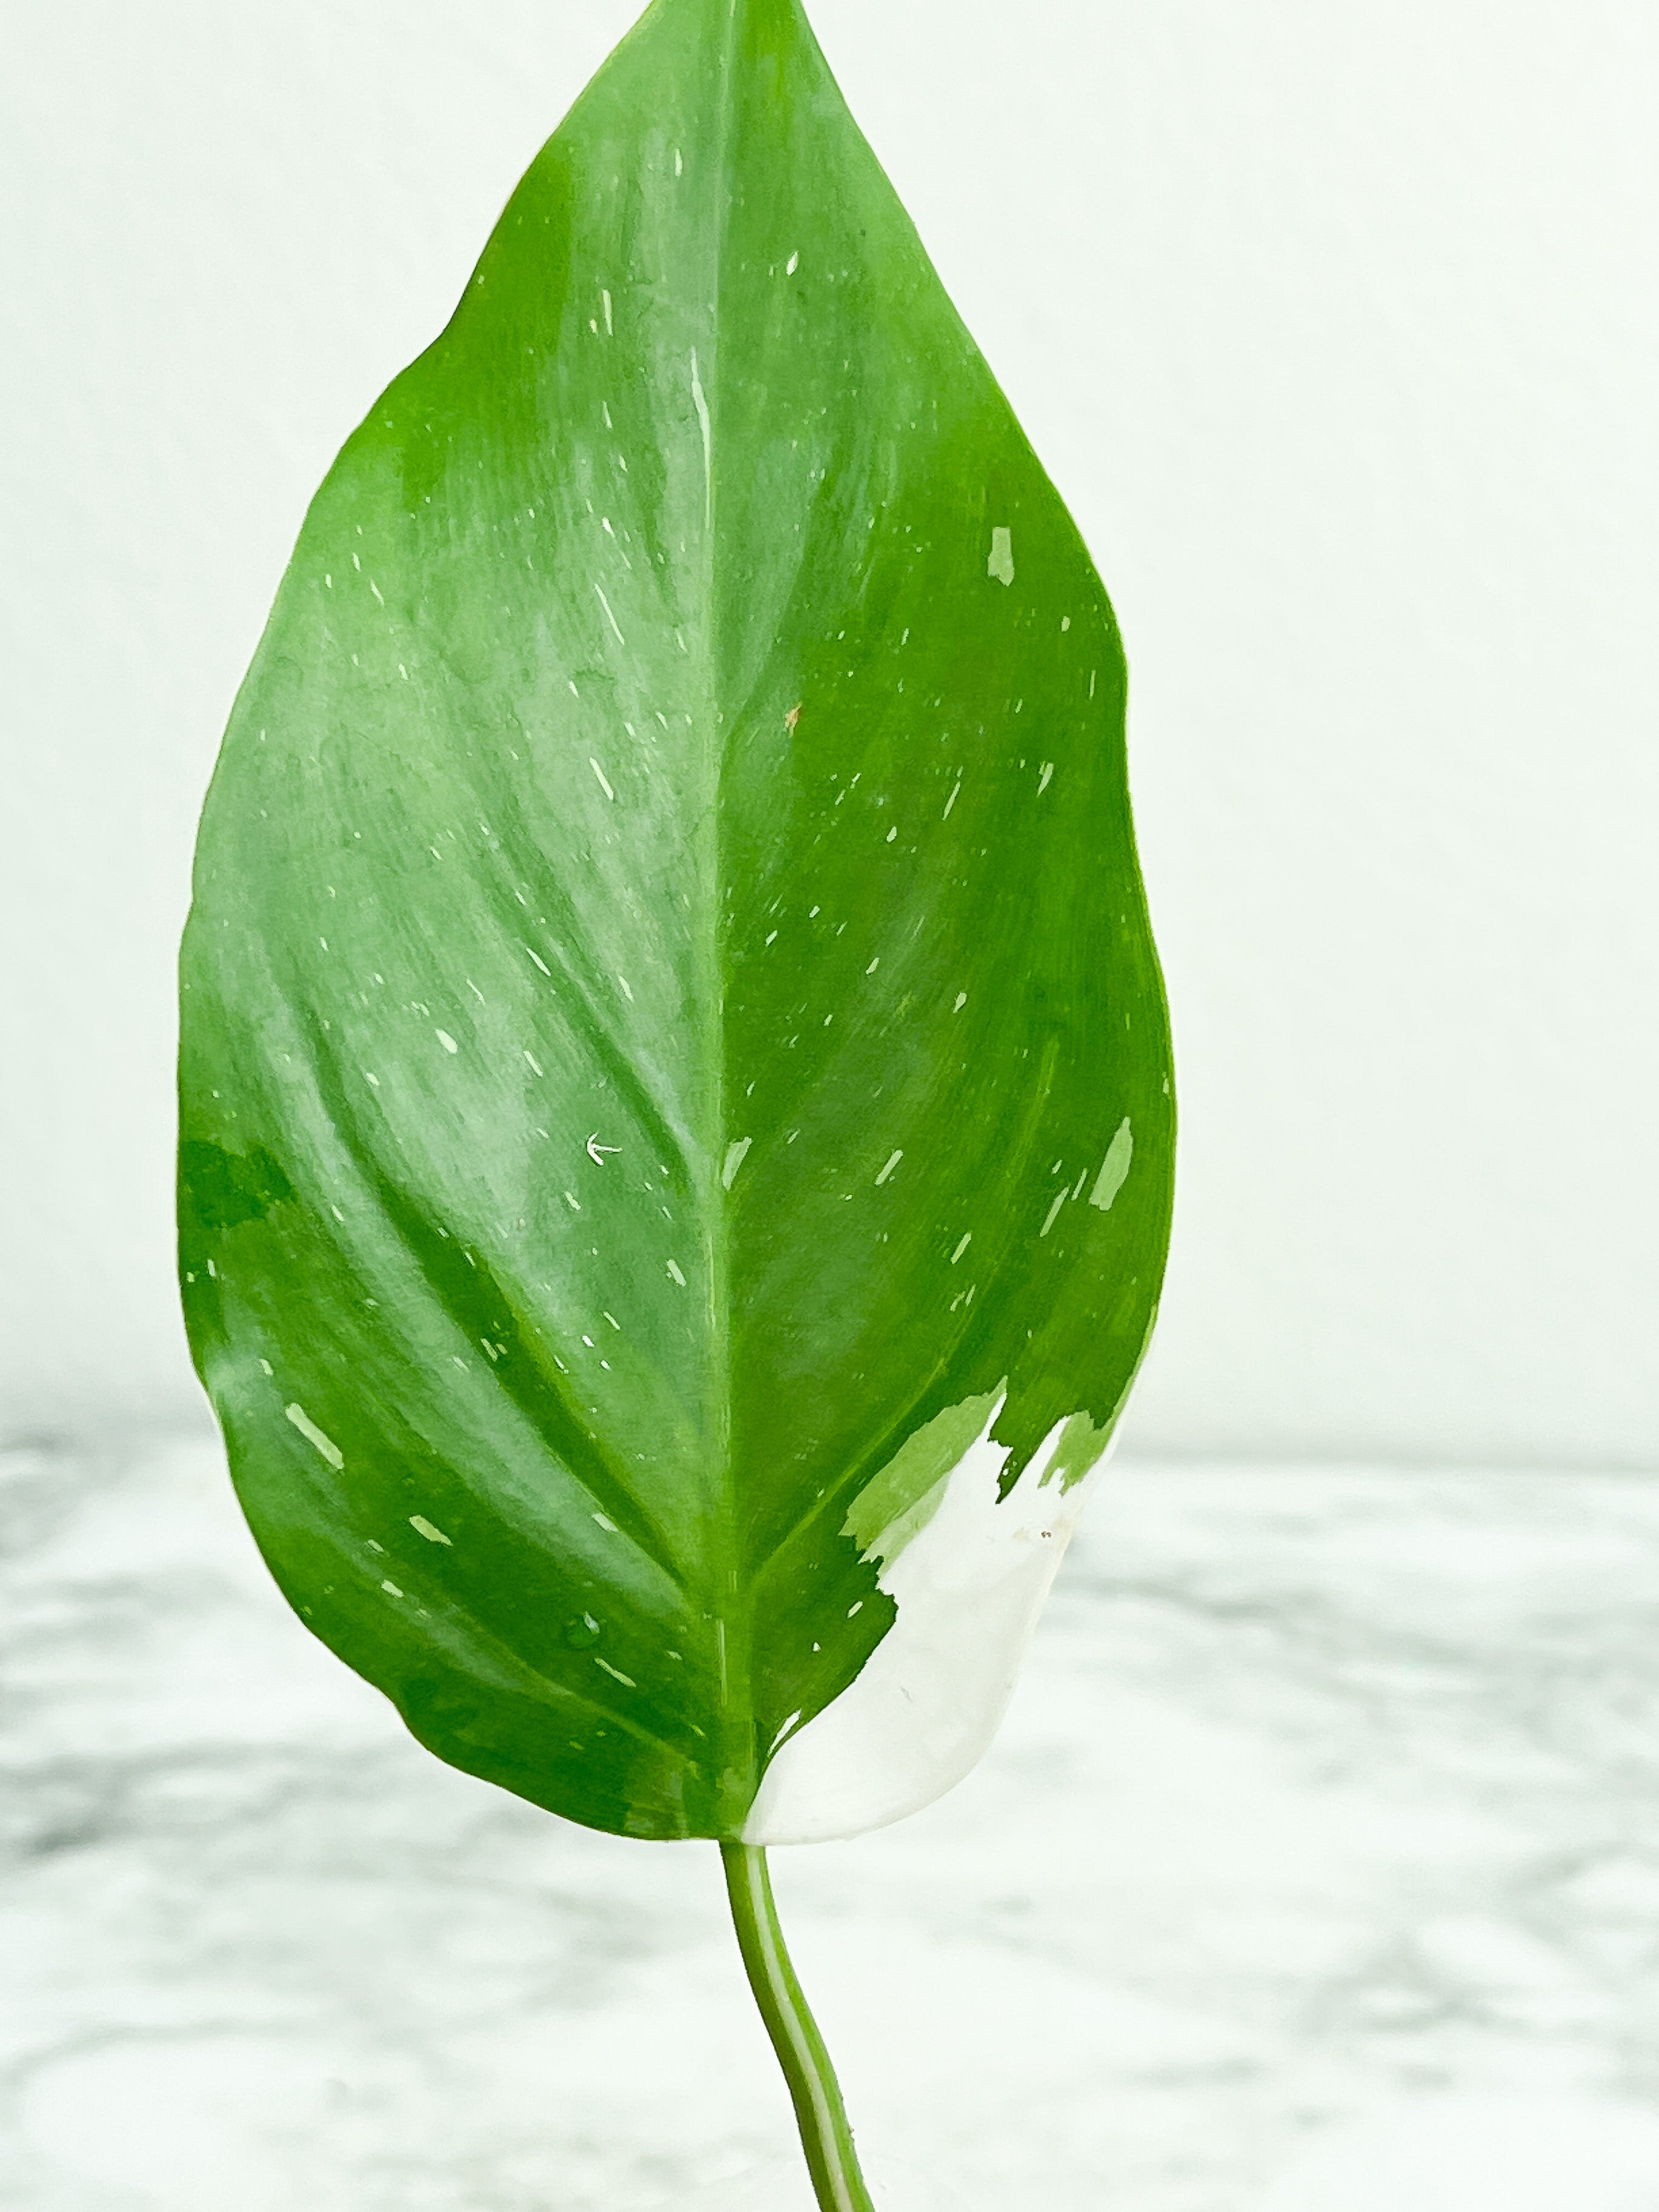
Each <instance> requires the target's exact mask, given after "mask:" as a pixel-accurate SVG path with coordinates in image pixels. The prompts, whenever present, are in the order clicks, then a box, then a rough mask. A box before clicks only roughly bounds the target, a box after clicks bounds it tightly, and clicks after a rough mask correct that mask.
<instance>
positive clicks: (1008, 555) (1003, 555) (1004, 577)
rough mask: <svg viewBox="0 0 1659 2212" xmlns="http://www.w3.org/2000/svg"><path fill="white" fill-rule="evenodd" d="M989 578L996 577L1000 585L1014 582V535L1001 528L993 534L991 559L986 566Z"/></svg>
mask: <svg viewBox="0 0 1659 2212" xmlns="http://www.w3.org/2000/svg"><path fill="white" fill-rule="evenodd" d="M985 573H986V574H987V576H994V577H995V578H996V580H997V581H998V583H1000V584H1012V582H1013V580H1014V533H1013V532H1012V530H1005V529H1003V528H1001V526H998V527H997V528H996V529H994V530H993V531H992V532H991V557H990V559H989V560H988V561H987V562H986V564H985Z"/></svg>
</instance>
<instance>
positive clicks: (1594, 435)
mask: <svg viewBox="0 0 1659 2212" xmlns="http://www.w3.org/2000/svg"><path fill="white" fill-rule="evenodd" d="M632 13H633V8H632V4H631V0H580V4H576V3H575V0H535V4H531V0H492V4H489V5H480V4H471V0H469V4H466V5H463V4H461V0H396V4H393V3H392V0H280V4H276V0H238V4H236V5H235V6H234V7H228V6H226V5H224V4H223V0H146V4H145V5H143V6H142V7H133V6H131V5H129V4H125V0H124V4H114V0H54V4H53V5H52V7H50V8H47V7H45V6H40V5H36V6H31V7H28V8H27V9H25V8H22V7H14V8H13V9H11V10H10V11H9V15H8V18H7V22H6V44H7V48H8V58H7V64H6V69H5V71H4V73H3V81H0V198H3V206H4V209H5V222H4V226H3V246H0V252H3V262H0V325H3V328H0V397H3V412H0V424H3V438H0V503H3V513H4V517H5V522H4V542H3V549H0V667H3V671H4V684H5V690H4V698H5V710H4V716H3V747H4V755H3V773H0V796H3V801H4V817H3V818H4V829H3V847H0V850H3V866H0V947H3V951H0V1164H3V1165H0V1432H3V1431H15V1430H20V1429H25V1428H31V1427H33V1428H37V1429H38V1428H50V1429H58V1430H62V1429H76V1428H88V1427H98V1426H101V1425H106V1424H108V1423H111V1422H113V1421H115V1420H124V1421H131V1420H134V1419H138V1420H143V1421H149V1422H155V1423H167V1422H172V1421H176V1420H179V1419H186V1420H195V1419H201V1418H203V1416H202V1414H201V1413H200V1411H199V1408H198V1401H197V1394H196V1391H195V1385H194V1383H193V1382H192V1380H191V1376H190V1372H189V1368H188V1364H187V1361H186V1359H185V1352H184V1346H183V1340H182V1334H181V1331H180V1329H179V1324H178V1322H177V1320H176V1318H175V1310H174V1303H173V1290H172V1285H171V1267H170V1233H171V1232H170V1219H169V1216H170V1204H171V1188H170V1185H171V1167H170V1157H169V1154H170V1120H171V1095H170V1086H171V1057H172V1049H173V1004H172V994H173V977H172V961H173V945H174V943H175V940H176V937H177V933H178V931H179V927H180V925H181V923H182V921H183V915H184V908H185V899H186V896H187V872H188V864H189V854H190V847H191V836H192V831H193V826H194V814H195V809H196V807H197V804H198V802H199V799H200V795H201V792H202V789H203V787H204V783H205V781H206V778H207V775H208V774H209V771H210V767H211V763H212V759H213V755H214V750H215V748H216V743H217V738H218V733H219V730H220V727H221V726H222V721H223V719H224V716H225V714H226V711H227V709H228V705H229V702H230V700H231V697H232V695H233V693H234V688H235V685H236V684H237V682H238V680H239V678H240V673H241V671H242V669H243V667H244V665H246V660H247V659H248V657H249V655H250V653H251V652H252V647H253V644H254V642H255V640H256V638H257V636H258V631H259V628H260V625H261V623H262V622H263V619H264V611H265V609H266V607H267V605H268V604H269V601H270V596H271V594H272V592H273V591H274V589H275V586H276V580H277V578H278V576H279V574H280V573H281V570H282V567H283V562H284V560H285V559H286V556H287V553H288V550H289V545H290V544H291V542H292V539H293V537H294V534H295V531H296V529H297V527H298V525H299V522H300V520H301V515H302V513H303V511H304V508H305V505H306V502H307V499H308V497H309V495H310V494H311V492H312V490H313V489H314V487H315V484H316V483H317V482H318V480H319V478H320V477H321V475H322V474H323V471H324V470H325V467H326V466H327V464H328V462H329V460H330V459H331V457H332V455H333V453H334V451H335V449H336V447H337V445H338V444H339V442H340V441H341V440H342V439H343V436H344V435H345V434H346V433H347V431H348V430H349V428H351V426H352V425H353V424H354V423H355V422H356V420H357V419H358V417H359V416H361V415H362V413H363V412H364V411H365V410H366V409H367V407H368V403H369V402H370V401H371V399H372V398H374V394H375V393H376V392H378V390H379V389H380V386H382V385H383V384H384V383H385V382H386V380H388V379H389V378H390V377H391V376H392V374H394V373H395V372H396V371H397V370H398V368H401V367H402V366H403V365H404V362H407V361H408V360H409V359H410V356H412V355H413V354H414V353H416V351H417V350H418V349H420V348H421V347H422V346H423V345H424V344H425V343H427V342H428V340H429V339H430V338H431V337H433V336H434V335H435V332H436V331H437V330H438V329H439V327H440V326H441V324H442V323H443V322H444V320H445V319H447V315H448V313H449V311H450V308H451V307H452V305H453V301H454V299H455V297H456V296H457V295H458V294H459V290H460V289H461V287H462V285H463V283H464V282H465V276H466V273H467V270H468V269H469V266H470V264H471V261H472V259H473V258H474V257H475V255H476V253H477V250H478V248H479V247H480V246H481V245H482V243H483V239H484V237H485V235H486V234H487V231H488V229H489V225H490V223H491V222H492V220H493V218H494V216H495V214H496V212H497V211H498V210H499V208H500V206H501V203H502V202H503V200H504V199H505V197H506V196H507V192H508V191H509V190H510V189H511V187H512V185H513V182H514V181H515V179H516V178H517V177H518V175H519V174H520V172H521V170H522V169H523V168H524V167H525V166H526V163H527V162H528V161H529V160H530V159H531V157H532V155H533V153H534V152H535V150H536V148H537V146H538V144H539V143H540V142H541V140H542V139H543V137H545V135H546V134H547V133H548V132H549V131H550V130H551V129H552V128H553V126H554V125H556V122H557V121H558V119H559V117H560V116H561V114H562V112H563V111H564V109H565V107H566V106H568V103H569V101H570V100H571V99H572V98H573V97H574V94H576V92H577V91H578V90H579V89H580V86H581V84H582V83H583V82H585V80H586V77H587V76H589V75H590V74H591V72H592V70H593V68H594V67H595V66H596V65H597V64H598V63H599V60H600V59H601V58H603V55H604V53H605V51H606V50H607V48H608V46H610V45H611V43H612V42H613V40H614V39H615V38H616V37H617V35H618V34H619V33H621V32H622V31H623V29H624V28H625V27H626V26H627V24H628V22H629V20H630V18H631V15H632ZM814 20H815V21H816V23H817V27H818V30H819V33H820V35H821V37H822V39H823V43H824V46H825V47H826V49H827V51H828V52H829V58H830V60H831V62H832V64H834V66H835V67H836V70H837V71H838V73H839V75H840V76H841V78H842V83H843V85H844V87H845V88H846V90H847V92H848V96H849V98H850V100H851V101H852V104H853V106H854V112H855V113H856V114H857V115H858V116H859V117H860V120H861V122H862V123H863V125H864V126H865V128H866V131H867V132H868V134H869V136H870V137H871V138H872V141H873V143H874V144H875V146H876V148H877V150H878V153H879V154H880V155H881V156H882V158H883V159H884V161H885V162H886V164H887V167H888V168H889V170H890V173H891V175H892V176H893V179H894V180H895V182H896V185H897V186H898V188H899V191H900V192H901V194H902V197H904V199H905V201H906V202H907V204H908V206H909V208H910V210H911V212H912V214H913V215H914V216H915V218H916V221H917V222H918V224H919V226H920V228H921V233H922V235H923V237H924V239H925V240H926V241H927V244H928V246H930V248H931V249H932V251H933V254H934V257H935V258H936V260H937V262H938V264H939V269H940V271H941V274H942V275H943V276H944V277H945V282H946V283H947V285H948V286H949V288H950V289H951V292H952V293H953V295H954V296H955V297H956V299H957V302H958V304H959V306H960V307H962V309H963V313H965V315H966V317H967V319H968V321H969V325H970V326H971V327H972V328H973V329H974V330H975V333H976V334H977V336H978V337H979V338H980V341H981V344H982V345H983V347H984V349H985V350H986V352H987V356H989V358H990V360H991V362H992V363H993V366H994V368H996V369H997V371H998V372H999V374H1000V376H1001V378H1002V380H1003V381H1004V384H1005V386H1006V389H1007V391H1008V392H1009V395H1010V397H1011V398H1012V401H1013V403H1014V404H1015V407H1016V409H1017V410H1018V412H1019V414H1020V416H1021V417H1022V419H1023V420H1024V423H1025V426H1026V428H1027V429H1028V430H1029V432H1030V435H1031V436H1032V438H1033V441H1034V442H1035V443H1036V447H1037V449H1038V451H1039V452H1040V453H1042V456H1043V458H1044V459H1045V460H1046V462H1047V463H1048V466H1049V469H1050V471H1051V472H1052V473H1053V474H1054V477H1055V479H1056V481H1057V482H1058V483H1059V484H1060V487H1061V489H1062V490H1063V491H1064V492H1065V493H1066V495H1067V497H1068V499H1069V501H1070V502H1071V504H1072V506H1073V511H1074V512H1075V513H1076V514H1077V516H1078V519H1079V522H1080V523H1081V525H1082V526H1083V529H1084V532H1085V536H1086V537H1087V538H1089V540H1090V543H1091V545H1092V547H1093V549H1094V550H1095V553H1096V556H1097V560H1098V562H1099V564H1100V567H1101V568H1102V571H1103V574H1104V576H1105V578H1106V580H1107V583H1108V586H1109V589H1110V590H1111V592H1113V595H1114V597H1115V601H1116V603H1117V606H1118V610H1119V613H1120V615H1121V619H1122V622H1123V626H1124V629H1125V632H1126V634H1127V641H1128V646H1129V653H1130V661H1131V668H1132V674H1133V699H1132V726H1131V738H1132V764H1133V777H1134V783H1135V788H1136V794H1137V799H1138V804H1139V821H1140V829H1141V836H1142V842H1143V849H1144V856H1145V859H1146V868H1147V874H1148V878H1149V883H1150V887H1151V891H1152V900H1153V912H1154V920H1155V922H1156V924H1157V926H1158V930H1159V933H1160V938H1161V941H1162V945H1163V948H1164V955H1165V958H1166V963H1167V966H1168V970H1169V977H1170V993H1171V998H1172V1000H1173V1003H1174V1007H1175V1012H1176V1034H1177V1045H1178V1049H1179V1054H1180V1066H1181V1072H1182V1104H1183V1110H1184V1117H1185V1121H1184V1138H1185V1149H1184V1154H1183V1170H1184V1172H1183V1182H1182V1197H1181V1208H1180V1214H1179V1218H1178V1224H1177V1239H1176V1253H1175V1258H1174V1262H1173V1265H1172V1269H1171V1274H1170V1292H1169V1297H1168V1300H1167V1303H1166V1310H1165V1320H1164V1326H1163V1330H1162V1334H1161V1338H1160V1341H1159V1345H1158V1351H1157V1352H1156V1354H1155V1356H1154V1361H1153V1364H1152V1367H1151V1369H1150V1370H1149V1373H1148V1376H1147V1380H1146V1385H1145V1389H1144V1392H1143V1395H1142V1396H1141V1399H1140V1401H1139V1405H1138V1407H1137V1409H1136V1412H1135V1413H1134V1415H1133V1440H1134V1443H1135V1444H1136V1446H1137V1447H1138V1449H1139V1450H1141V1451H1142V1452H1146V1451H1164V1452H1188V1453H1191V1452H1222V1451H1225V1452H1226V1453H1228V1454H1231V1455H1258V1456H1267V1455H1274V1456H1279V1457H1284V1456H1286V1455H1292V1456H1294V1455H1313V1454H1321V1455H1325V1456H1327V1457H1330V1456H1349V1457H1355V1458H1369V1459H1372V1460H1387V1459H1392V1460H1401V1461H1404V1460H1412V1459H1425V1458H1431V1459H1440V1460H1447V1461H1451V1460H1458V1461H1467V1462H1472V1463H1475V1464H1480V1463H1482V1462H1494V1463H1495V1462H1507V1463H1518V1462H1531V1461H1535V1462H1565V1463H1569V1464H1601V1465H1620V1464H1623V1465H1632V1466H1642V1465H1655V1464H1659V1358H1656V1356H1655V1346H1656V1342H1659V1287H1656V1268H1655V1264H1654V1254H1655V1250H1656V1246H1659V1198H1656V1175H1655V1170H1654V1164H1653V1163H1654V1152H1655V1145H1656V1134H1655V1129H1654V1094H1655V1091H1656V1076H1659V1047H1656V1042H1655V1030H1656V1023H1655V1014H1656V1004H1655V1001H1656V991H1655V984H1656V966H1659V958H1656V945H1659V935H1656V930H1655V927H1654V921H1653V909H1654V905H1655V889H1656V879H1659V870H1656V866H1655V860H1654V848H1655V842H1656V839H1655V832H1656V827H1659V806H1656V798H1659V792H1656V782H1659V769H1656V739H1659V716H1656V712H1655V708H1656V692H1659V682H1656V658H1659V655H1656V644H1659V641H1656V635H1655V622H1654V606H1655V599H1656V584H1659V574H1656V567H1659V564H1656V558H1655V553H1654V517H1655V514H1656V512H1659V498H1656V492H1659V483H1656V477H1659V471H1656V465H1655V443H1656V432H1655V417H1656V409H1655V393H1656V391H1659V358H1656V356H1659V347H1656V343H1655V341H1656V324H1659V307H1656V286H1655V280H1654V270H1655V267H1656V250H1659V239H1656V236H1655V232H1656V228H1659V222H1656V213H1659V177H1656V174H1655V171H1656V168H1659V132H1656V131H1655V130H1654V128H1653V96H1654V88H1655V84H1656V81H1659V10H1656V9H1653V8H1652V6H1651V5H1650V4H1649V0H1505V4H1504V5H1498V4H1497V0H1389V4H1387V5H1383V4H1381V0H1344V4H1341V5H1334V4H1332V3H1331V0H1253V4H1250V5H1248V6H1239V5H1237V4H1223V0H1158V4H1155V5H1146V4H1141V5H1137V6H1131V5H1129V4H1127V0H1022V4H1012V0H818V4H817V7H816V9H815V10H814Z"/></svg>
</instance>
